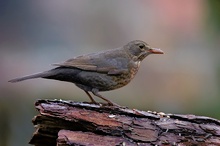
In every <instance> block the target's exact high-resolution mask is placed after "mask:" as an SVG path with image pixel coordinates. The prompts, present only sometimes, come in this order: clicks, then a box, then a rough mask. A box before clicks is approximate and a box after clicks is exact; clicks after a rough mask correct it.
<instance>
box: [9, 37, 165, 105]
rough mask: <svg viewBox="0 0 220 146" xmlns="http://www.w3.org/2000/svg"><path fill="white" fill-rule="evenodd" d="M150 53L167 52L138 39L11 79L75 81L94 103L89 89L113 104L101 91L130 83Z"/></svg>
mask: <svg viewBox="0 0 220 146" xmlns="http://www.w3.org/2000/svg"><path fill="white" fill-rule="evenodd" d="M150 54H163V51H162V50H160V49H155V48H151V47H150V46H149V45H148V44H147V43H145V42H143V41H140V40H135V41H131V42H129V43H128V44H126V45H125V46H123V47H120V48H117V49H112V50H107V51H103V52H98V53H92V54H88V55H82V56H78V57H75V58H72V59H69V60H67V61H66V62H63V63H59V64H54V65H55V66H58V67H56V68H54V69H51V70H49V71H45V72H42V73H37V74H33V75H28V76H24V77H21V78H16V79H13V80H10V81H9V82H19V81H23V80H27V79H33V78H46V79H54V80H60V81H67V82H72V83H74V84H75V85H76V86H77V87H79V88H81V89H82V90H84V91H85V92H86V94H87V95H88V96H89V98H90V99H91V101H92V102H93V103H96V102H95V100H94V99H93V97H92V96H91V95H90V94H89V92H92V93H93V94H94V95H95V96H97V97H100V98H102V99H103V100H105V101H107V102H108V103H109V105H114V103H113V102H111V101H110V100H108V99H106V98H104V97H103V96H101V95H100V94H99V93H98V92H99V91H109V90H114V89H117V88H120V87H123V86H125V85H127V84H128V83H129V82H130V81H131V80H132V79H133V78H134V76H135V74H136V73H137V71H138V69H139V66H140V62H141V61H142V60H143V59H144V58H145V57H146V56H148V55H150Z"/></svg>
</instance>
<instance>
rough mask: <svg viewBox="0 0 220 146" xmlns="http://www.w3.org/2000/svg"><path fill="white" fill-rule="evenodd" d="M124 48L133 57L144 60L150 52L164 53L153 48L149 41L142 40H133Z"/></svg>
mask: <svg viewBox="0 0 220 146" xmlns="http://www.w3.org/2000/svg"><path fill="white" fill-rule="evenodd" d="M124 48H125V49H126V50H127V52H128V53H129V55H130V56H132V58H133V57H135V58H136V59H137V60H138V61H142V60H143V59H144V58H145V57H147V56H148V55H150V54H164V52H163V51H162V50H160V49H157V48H151V47H150V46H149V45H148V44H147V43H145V42H143V41H140V40H135V41H131V42H129V43H128V44H127V45H125V46H124Z"/></svg>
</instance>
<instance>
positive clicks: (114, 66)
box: [53, 49, 129, 74]
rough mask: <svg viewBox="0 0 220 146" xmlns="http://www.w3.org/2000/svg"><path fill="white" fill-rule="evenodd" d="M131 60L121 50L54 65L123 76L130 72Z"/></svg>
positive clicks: (80, 57)
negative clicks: (129, 64)
mask: <svg viewBox="0 0 220 146" xmlns="http://www.w3.org/2000/svg"><path fill="white" fill-rule="evenodd" d="M128 62H129V58H128V56H127V55H126V54H125V52H124V51H121V50H120V49H115V50H109V51H105V52H101V53H96V54H95V53H93V54H88V55H82V56H78V57H75V58H72V59H69V60H67V61H65V62H63V63H58V64H53V65H56V66H61V67H75V68H79V69H82V70H87V71H96V72H101V73H108V74H122V73H125V72H127V71H128V68H127V67H128V66H127V64H128Z"/></svg>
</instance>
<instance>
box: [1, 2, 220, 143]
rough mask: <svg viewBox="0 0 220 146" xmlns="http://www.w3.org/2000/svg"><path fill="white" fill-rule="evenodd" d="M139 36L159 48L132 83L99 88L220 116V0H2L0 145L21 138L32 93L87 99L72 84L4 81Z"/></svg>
mask: <svg viewBox="0 0 220 146" xmlns="http://www.w3.org/2000/svg"><path fill="white" fill-rule="evenodd" d="M136 39H140V40H143V41H146V42H147V43H149V44H150V45H151V46H152V47H158V48H161V49H162V50H163V51H164V52H165V54H164V55H151V56H149V57H147V58H146V59H145V60H144V61H143V62H142V64H141V68H140V70H139V72H138V74H137V75H136V77H135V78H134V79H133V80H132V81H131V83H130V84H129V85H127V86H125V87H124V88H121V89H118V90H114V91H109V92H104V93H101V94H102V95H103V96H105V97H108V98H109V99H110V100H112V101H114V102H116V103H118V104H120V105H123V106H128V107H129V108H136V109H140V110H151V111H158V112H159V111H162V112H165V113H179V114H196V115H204V116H209V117H213V118H217V119H220V106H219V103H220V49H219V46H220V1H218V0H193V1H192V0H184V1H183V0H161V1H155V0H136V1H134V0H120V1H117V0H111V1H103V0H93V1H90V0H83V1H82V0H71V1H70V0H63V1H60V0H53V1H52V0H47V1H43V0H38V1H30V0H20V1H18V0H14V1H13V2H12V1H1V2H0V51H1V52H0V68H1V70H0V94H1V95H0V114H1V117H0V129H1V130H0V134H1V135H0V145H1V146H25V145H28V142H29V140H30V138H31V136H32V133H33V132H34V128H33V125H32V123H31V119H32V118H33V117H34V115H36V114H37V113H38V112H37V111H36V110H35V107H34V103H35V101H36V100H37V99H64V100H74V101H89V98H88V97H87V95H86V94H85V93H84V92H83V91H82V90H81V89H79V88H77V87H76V86H75V85H74V84H71V83H65V82H60V81H53V80H46V79H36V80H28V81H25V82H20V83H16V84H12V83H8V82H7V81H8V80H10V79H12V78H15V77H20V76H23V75H28V74H32V73H36V72H41V71H45V70H48V69H51V68H52V66H51V65H50V64H52V63H59V62H63V61H65V60H67V59H69V58H71V57H74V56H78V55H82V54H87V53H92V52H97V51H102V50H106V49H112V48H117V47H120V46H122V45H124V44H126V43H128V42H129V41H131V40H136Z"/></svg>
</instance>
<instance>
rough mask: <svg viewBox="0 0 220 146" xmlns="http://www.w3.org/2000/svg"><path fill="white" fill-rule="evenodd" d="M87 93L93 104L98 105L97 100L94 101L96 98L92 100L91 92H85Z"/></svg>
mask: <svg viewBox="0 0 220 146" xmlns="http://www.w3.org/2000/svg"><path fill="white" fill-rule="evenodd" d="M84 91H85V90H84ZM85 92H86V94H87V95H88V96H89V98H90V100H91V101H92V103H97V102H96V101H95V100H94V98H92V96H91V95H90V94H89V92H88V91H85Z"/></svg>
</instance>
